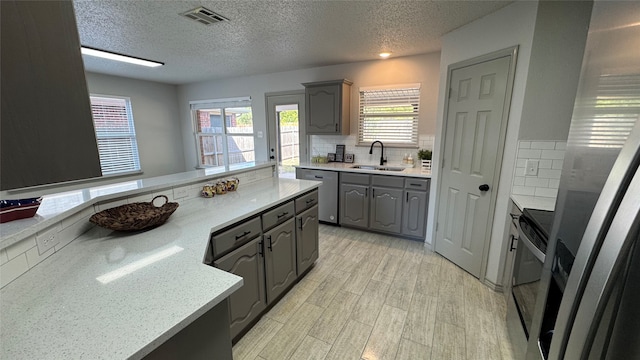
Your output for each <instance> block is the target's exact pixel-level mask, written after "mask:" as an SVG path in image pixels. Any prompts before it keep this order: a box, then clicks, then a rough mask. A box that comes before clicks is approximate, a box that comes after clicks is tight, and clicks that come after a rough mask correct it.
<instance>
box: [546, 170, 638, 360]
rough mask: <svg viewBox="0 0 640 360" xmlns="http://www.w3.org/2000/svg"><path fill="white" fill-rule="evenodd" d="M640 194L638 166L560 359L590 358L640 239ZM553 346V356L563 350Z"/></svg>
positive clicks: (587, 285)
mask: <svg viewBox="0 0 640 360" xmlns="http://www.w3.org/2000/svg"><path fill="white" fill-rule="evenodd" d="M638 194H640V168H637V169H636V173H635V176H634V178H633V179H632V181H631V184H629V187H628V188H627V191H626V195H625V196H624V198H623V199H622V201H621V202H620V205H619V207H618V209H617V211H616V214H615V217H614V218H613V221H612V222H611V226H610V227H609V230H608V232H607V234H606V236H605V239H604V242H603V244H602V247H601V250H600V251H599V253H598V254H597V257H596V258H595V263H594V266H593V270H592V272H591V276H590V277H589V278H588V279H587V283H586V287H585V290H584V296H582V297H581V299H579V303H578V304H577V312H575V314H576V315H575V321H574V323H573V326H572V328H571V329H570V333H569V337H568V338H566V339H563V340H565V341H566V344H567V345H566V351H565V352H564V355H563V356H558V357H557V358H558V359H560V358H563V359H586V358H589V353H590V351H591V345H592V344H593V343H594V338H595V337H596V333H597V331H598V329H599V327H600V320H601V319H602V317H603V314H604V312H605V309H606V307H607V304H608V302H609V301H610V297H611V295H612V293H613V290H614V288H615V285H616V281H617V280H618V279H619V277H620V275H622V273H623V270H624V269H625V265H626V263H627V261H628V255H629V253H630V252H631V250H632V249H633V245H634V244H635V243H637V242H638V241H639V240H638V237H639V235H640V202H639V201H638ZM563 302H564V299H563ZM561 309H562V308H561ZM574 311H575V310H574ZM563 342H564V341H563ZM554 350H556V351H557V350H559V349H556V348H555V347H554V344H553V343H552V346H551V356H550V358H556V357H554V355H562V353H558V352H556V353H554Z"/></svg>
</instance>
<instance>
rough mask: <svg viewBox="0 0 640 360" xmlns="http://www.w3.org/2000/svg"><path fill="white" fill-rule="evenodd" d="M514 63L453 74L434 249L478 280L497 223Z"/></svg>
mask: <svg viewBox="0 0 640 360" xmlns="http://www.w3.org/2000/svg"><path fill="white" fill-rule="evenodd" d="M511 61H512V56H511V55H509V56H504V57H501V58H497V59H493V60H489V61H484V62H480V63H476V64H473V65H469V66H465V67H460V68H457V69H454V70H452V71H450V75H449V76H450V80H449V84H450V93H449V102H448V111H447V117H446V119H445V121H446V122H445V125H444V126H445V141H444V152H443V159H442V164H443V168H442V171H441V176H442V177H441V181H440V190H439V198H440V200H439V205H438V209H437V216H438V217H437V223H436V241H435V250H436V251H437V252H438V253H440V254H442V255H443V256H444V257H446V258H447V259H449V260H451V261H452V262H454V263H455V264H457V265H458V266H460V267H461V268H463V269H465V270H466V271H468V272H469V273H471V274H472V275H474V276H476V277H480V273H481V268H482V260H483V252H484V248H485V246H486V244H487V243H488V241H489V238H490V232H491V221H492V220H493V207H494V204H495V197H496V191H495V186H496V185H497V182H498V179H496V169H500V163H501V160H502V145H501V144H504V135H503V134H504V129H505V127H504V125H506V123H505V124H503V122H506V116H503V112H505V111H508V109H505V102H507V95H508V96H509V97H510V96H511V94H510V93H509V94H507V92H508V91H507V89H508V88H509V86H508V85H509V81H508V80H509V71H510V67H511ZM503 119H504V120H503Z"/></svg>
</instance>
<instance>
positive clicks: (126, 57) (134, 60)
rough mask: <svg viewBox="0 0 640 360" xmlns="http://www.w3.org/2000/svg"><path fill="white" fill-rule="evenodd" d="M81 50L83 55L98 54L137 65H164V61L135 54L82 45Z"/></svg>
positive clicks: (104, 57)
mask: <svg viewBox="0 0 640 360" xmlns="http://www.w3.org/2000/svg"><path fill="white" fill-rule="evenodd" d="M80 51H81V52H82V54H83V55H89V56H96V57H100V58H103V59H109V60H115V61H122V62H126V63H130V64H136V65H142V66H148V67H158V66H162V65H164V63H161V62H159V61H153V60H146V59H142V58H138V57H134V56H129V55H123V54H118V53H114V52H111V51H105V50H100V49H95V48H91V47H88V46H81V47H80Z"/></svg>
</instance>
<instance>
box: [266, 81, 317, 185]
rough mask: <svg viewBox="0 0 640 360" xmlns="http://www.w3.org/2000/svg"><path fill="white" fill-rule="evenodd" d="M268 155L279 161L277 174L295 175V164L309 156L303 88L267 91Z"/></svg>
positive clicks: (282, 175)
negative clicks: (277, 91) (275, 91)
mask: <svg viewBox="0 0 640 360" xmlns="http://www.w3.org/2000/svg"><path fill="white" fill-rule="evenodd" d="M266 104H267V122H268V124H267V125H268V127H267V128H268V129H269V158H270V159H271V160H273V161H277V162H278V175H279V176H281V177H290V178H295V177H296V174H295V168H294V166H295V165H298V164H300V161H301V160H302V161H305V160H307V158H308V153H309V152H308V146H307V136H306V132H305V118H304V114H305V103H304V90H301V91H291V92H284V93H282V92H281V93H271V94H267V95H266Z"/></svg>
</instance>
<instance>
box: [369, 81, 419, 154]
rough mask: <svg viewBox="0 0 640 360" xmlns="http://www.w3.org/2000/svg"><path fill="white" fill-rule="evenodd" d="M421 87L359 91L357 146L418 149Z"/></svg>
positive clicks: (371, 88)
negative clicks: (381, 144)
mask: <svg viewBox="0 0 640 360" xmlns="http://www.w3.org/2000/svg"><path fill="white" fill-rule="evenodd" d="M419 108H420V84H410V85H397V86H385V87H367V88H360V118H359V122H358V145H369V144H371V142H373V141H375V140H380V141H382V142H383V143H384V145H385V146H387V145H389V146H392V147H393V146H396V147H414V146H415V147H417V146H418V115H419Z"/></svg>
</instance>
